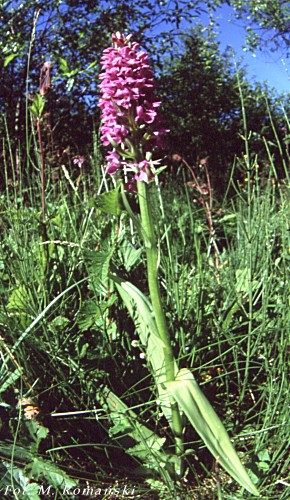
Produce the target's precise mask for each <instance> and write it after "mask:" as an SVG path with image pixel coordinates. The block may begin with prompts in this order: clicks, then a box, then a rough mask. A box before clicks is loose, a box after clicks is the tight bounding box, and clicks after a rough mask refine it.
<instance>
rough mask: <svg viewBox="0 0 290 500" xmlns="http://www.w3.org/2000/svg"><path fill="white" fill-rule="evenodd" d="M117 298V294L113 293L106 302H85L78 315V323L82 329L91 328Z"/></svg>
mask: <svg viewBox="0 0 290 500" xmlns="http://www.w3.org/2000/svg"><path fill="white" fill-rule="evenodd" d="M116 300H117V297H116V295H111V297H110V299H109V300H107V301H104V302H100V303H97V302H96V301H93V300H87V301H86V302H84V304H83V305H82V307H81V309H80V311H79V313H78V316H77V325H78V327H79V328H80V330H81V331H82V332H83V331H85V330H87V329H88V328H91V327H92V326H93V325H94V324H95V323H96V322H97V321H98V319H99V318H100V317H103V315H104V313H105V311H106V310H107V309H108V308H109V307H111V306H112V305H113V304H114V302H115V301H116Z"/></svg>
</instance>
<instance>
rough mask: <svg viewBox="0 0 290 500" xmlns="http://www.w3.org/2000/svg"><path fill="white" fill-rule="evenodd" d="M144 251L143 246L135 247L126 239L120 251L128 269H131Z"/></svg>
mask: <svg viewBox="0 0 290 500" xmlns="http://www.w3.org/2000/svg"><path fill="white" fill-rule="evenodd" d="M142 252H143V248H135V247H134V245H132V243H131V242H130V241H127V240H125V241H124V242H123V244H122V245H121V247H120V249H119V252H118V253H119V255H120V257H121V259H122V262H123V264H124V267H125V269H126V271H130V269H131V268H132V267H133V266H134V264H135V263H136V262H137V261H138V260H139V259H140V256H141V254H142Z"/></svg>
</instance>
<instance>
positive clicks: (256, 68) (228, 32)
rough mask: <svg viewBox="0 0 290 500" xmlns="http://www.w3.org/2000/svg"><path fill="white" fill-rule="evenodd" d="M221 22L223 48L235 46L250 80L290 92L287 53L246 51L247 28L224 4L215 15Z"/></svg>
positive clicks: (279, 90)
mask: <svg viewBox="0 0 290 500" xmlns="http://www.w3.org/2000/svg"><path fill="white" fill-rule="evenodd" d="M215 17H216V18H217V19H218V21H219V24H220V35H219V37H218V39H219V40H220V42H221V49H224V48H225V47H226V46H231V47H233V48H234V50H235V52H236V54H237V59H239V58H241V57H242V58H243V61H244V64H245V65H247V71H248V76H249V80H250V81H252V82H255V81H256V82H264V81H267V83H268V85H269V87H274V88H275V89H276V90H277V91H278V92H279V93H281V92H290V60H289V59H287V58H286V57H285V54H283V53H282V52H281V53H278V52H275V53H271V52H267V51H266V50H264V51H257V52H256V53H255V54H252V53H251V52H248V51H244V50H243V45H244V44H245V29H244V27H243V25H242V22H241V21H237V20H234V21H233V20H232V21H230V19H231V18H232V9H231V8H230V7H228V6H224V7H222V8H221V9H219V10H218V11H217V13H216V16H215Z"/></svg>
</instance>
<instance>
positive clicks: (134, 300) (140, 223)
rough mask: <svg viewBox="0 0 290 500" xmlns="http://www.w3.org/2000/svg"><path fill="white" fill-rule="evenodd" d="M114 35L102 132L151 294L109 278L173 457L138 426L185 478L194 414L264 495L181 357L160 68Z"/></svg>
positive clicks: (216, 450)
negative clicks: (165, 215) (167, 297)
mask: <svg viewBox="0 0 290 500" xmlns="http://www.w3.org/2000/svg"><path fill="white" fill-rule="evenodd" d="M112 42H113V45H112V47H109V48H107V49H105V51H104V53H103V57H102V60H101V63H102V68H103V71H102V73H101V74H100V79H101V84H100V90H101V98H100V102H99V106H100V108H101V111H102V117H101V120H102V125H101V140H102V143H103V145H104V146H106V147H110V150H109V152H108V154H107V156H106V164H107V169H106V170H107V173H108V174H109V175H111V176H115V177H116V176H118V177H119V178H120V179H121V180H122V181H125V183H126V184H127V186H129V189H131V190H132V189H135V192H136V193H137V196H138V203H139V211H140V213H139V214H138V215H136V214H134V213H133V211H132V210H131V207H130V205H129V203H128V200H127V198H126V194H125V190H124V189H122V193H123V202H124V206H125V208H126V209H127V211H128V213H129V215H130V217H131V218H132V220H133V223H135V224H136V228H137V230H138V233H139V234H140V235H141V237H142V238H143V241H144V247H145V250H146V259H147V278H148V289H149V294H150V300H149V299H148V298H147V297H146V296H145V295H144V294H143V293H142V292H141V291H140V290H139V289H138V288H137V287H136V286H135V285H134V284H132V283H129V282H128V281H125V280H123V279H122V278H121V277H120V276H118V273H117V272H112V273H111V275H110V278H111V279H112V280H113V281H114V283H115V285H116V287H117V289H118V291H119V293H120V295H121V297H122V299H123V300H124V303H125V305H126V306H127V308H128V310H129V312H130V314H131V315H132V317H133V318H135V321H136V330H137V331H138V332H139V336H140V343H141V344H142V346H143V349H145V354H146V359H147V362H148V368H149V369H150V371H151V374H152V376H153V378H154V381H155V386H156V390H157V394H158V397H157V398H156V403H157V404H159V405H160V407H161V410H162V413H163V415H164V416H165V417H166V419H167V421H168V423H169V425H170V428H171V430H172V435H173V439H174V442H175V457H172V456H171V459H170V460H166V458H164V452H163V449H162V445H163V443H164V441H163V440H160V438H159V437H158V436H157V437H156V439H155V441H154V439H153V433H152V432H151V434H150V431H149V429H147V428H144V426H140V428H139V429H138V432H139V434H140V433H141V434H142V433H143V437H144V439H145V440H146V441H147V444H148V443H149V444H150V447H151V448H152V449H153V448H154V454H155V458H156V460H158V461H159V462H160V463H161V462H163V463H164V467H163V469H166V467H167V468H168V470H170V474H171V475H172V473H173V475H174V476H175V477H178V478H181V477H182V474H183V466H182V457H183V455H184V453H186V450H185V449H184V442H183V436H184V429H185V426H186V422H190V423H191V424H192V425H193V426H194V428H195V430H196V431H197V432H198V433H199V435H200V436H201V438H202V439H203V441H204V442H205V444H206V446H207V447H208V449H209V450H210V451H211V453H212V454H213V456H214V458H215V460H216V461H217V462H218V463H219V464H220V465H221V466H223V467H224V469H225V470H226V471H227V472H228V473H229V474H230V475H231V476H232V477H233V478H235V479H236V481H237V482H238V483H239V484H240V485H241V486H243V487H244V488H246V489H247V490H248V491H249V492H251V493H252V494H253V495H256V496H258V495H259V493H258V491H257V489H256V487H255V486H254V484H253V483H252V482H251V480H250V478H249V476H248V474H247V471H246V469H245V468H244V466H243V465H242V463H241V461H240V459H239V457H238V455H237V453H236V451H235V449H234V447H233V445H232V443H231V440H230V438H229V436H228V434H227V431H226V429H225V428H224V426H223V424H222V422H221V421H220V419H219V417H218V416H217V414H216V413H215V411H214V409H213V408H212V406H211V404H210V403H209V401H208V400H207V399H206V398H205V396H204V395H203V393H202V392H201V390H200V389H199V387H198V385H197V383H196V381H195V379H194V377H193V375H192V373H191V372H190V371H189V370H188V369H179V367H178V362H177V360H176V359H175V358H174V353H173V349H172V342H171V334H170V332H169V329H168V326H167V321H166V314H165V309H164V306H163V303H162V296H161V293H160V288H159V277H158V267H159V251H160V250H159V245H158V241H157V237H156V234H155V228H154V221H153V217H152V207H151V203H150V189H151V187H152V186H154V183H153V182H152V181H153V179H154V177H155V176H156V175H158V172H159V171H160V169H159V168H158V167H157V168H156V164H157V166H158V165H159V163H158V162H156V161H153V160H152V157H153V152H154V151H155V150H157V149H158V148H160V147H162V146H163V143H164V135H165V134H166V133H167V132H168V131H167V130H166V129H165V128H164V127H163V126H162V124H161V120H160V117H159V108H160V105H161V102H160V100H158V98H157V97H156V87H155V83H154V75H153V72H152V70H151V68H150V64H149V60H148V56H147V54H146V52H144V51H142V50H140V46H139V44H138V43H137V42H133V41H132V35H129V36H125V35H123V34H120V33H116V34H114V35H113V36H112ZM159 166H160V165H159ZM136 311H137V312H136ZM107 407H108V408H109V409H110V410H111V411H112V412H113V413H114V415H116V412H118V410H119V412H120V413H122V415H124V414H126V415H127V417H126V418H128V419H130V418H131V420H132V419H134V418H135V417H136V416H135V414H134V415H133V414H132V412H131V411H130V409H129V408H127V407H125V405H124V403H123V402H122V401H121V400H120V399H119V398H117V396H115V395H113V393H110V394H109V396H108V398H107ZM156 443H158V445H157V444H156ZM187 453H188V452H187ZM169 462H170V465H168V464H169ZM172 464H173V467H172ZM172 469H173V471H172Z"/></svg>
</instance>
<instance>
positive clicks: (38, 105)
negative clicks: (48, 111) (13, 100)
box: [29, 94, 45, 118]
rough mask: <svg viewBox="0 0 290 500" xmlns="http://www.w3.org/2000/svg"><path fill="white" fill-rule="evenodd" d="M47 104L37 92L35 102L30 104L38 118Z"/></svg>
mask: <svg viewBox="0 0 290 500" xmlns="http://www.w3.org/2000/svg"><path fill="white" fill-rule="evenodd" d="M44 106H45V100H44V99H43V97H42V96H41V95H40V94H35V97H34V99H33V103H32V104H31V106H29V109H30V111H31V113H32V114H33V115H34V116H36V118H41V116H42V113H43V110H44Z"/></svg>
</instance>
